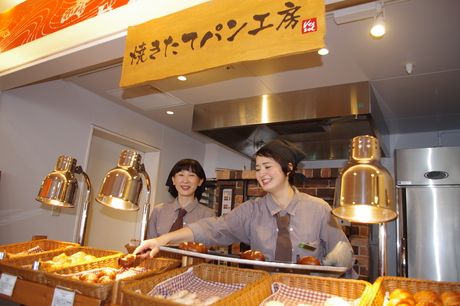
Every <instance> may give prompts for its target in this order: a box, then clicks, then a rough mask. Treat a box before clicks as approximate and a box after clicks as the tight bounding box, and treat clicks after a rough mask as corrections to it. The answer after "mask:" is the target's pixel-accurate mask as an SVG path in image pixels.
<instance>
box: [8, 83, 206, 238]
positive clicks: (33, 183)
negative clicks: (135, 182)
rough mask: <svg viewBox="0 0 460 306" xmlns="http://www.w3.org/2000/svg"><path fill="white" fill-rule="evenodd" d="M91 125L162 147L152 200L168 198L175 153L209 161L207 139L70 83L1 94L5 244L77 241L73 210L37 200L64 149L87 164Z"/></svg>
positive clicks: (179, 155)
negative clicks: (37, 237)
mask: <svg viewBox="0 0 460 306" xmlns="http://www.w3.org/2000/svg"><path fill="white" fill-rule="evenodd" d="M93 124H94V125H97V126H99V127H102V128H104V129H107V130H109V131H112V132H115V133H118V134H120V135H124V136H126V137H129V138H132V139H135V140H137V141H140V142H143V143H146V144H148V145H151V146H153V147H156V148H158V149H159V150H160V151H161V153H160V165H159V175H158V177H152V185H153V186H152V187H153V188H157V190H156V193H155V195H156V197H155V199H152V202H154V203H157V202H160V201H163V200H164V199H168V198H169V195H168V194H167V192H166V188H165V187H164V183H165V181H166V177H167V175H168V173H169V170H170V168H171V166H172V165H173V164H174V163H175V162H176V161H177V160H178V159H180V158H184V157H190V158H194V159H197V160H199V161H200V162H203V159H204V155H205V146H204V144H202V143H200V142H198V141H195V140H193V139H191V138H190V137H188V136H185V135H183V134H181V133H178V132H176V131H175V130H172V129H170V128H167V127H165V126H163V125H161V124H159V123H156V122H154V121H152V120H150V119H148V118H146V117H144V116H141V115H139V114H137V113H135V112H132V111H130V110H127V109H126V108H123V107H121V106H119V105H117V104H115V103H113V102H110V101H107V100H105V99H103V98H100V97H98V96H96V95H94V94H92V93H90V92H88V91H86V90H83V89H81V88H80V87H78V86H76V85H74V84H72V83H69V82H65V81H52V82H47V83H42V84H36V85H31V86H26V87H23V88H17V89H14V90H9V91H6V92H1V93H0V157H1V158H0V170H1V171H2V178H1V182H0V216H1V219H0V244H6V243H14V242H18V241H23V240H29V239H30V238H31V237H32V235H34V234H44V235H48V237H49V238H50V239H57V240H66V241H71V240H72V238H73V234H74V225H75V216H76V209H63V210H62V211H61V214H60V215H59V216H51V213H50V210H49V209H48V208H46V207H42V206H41V205H40V204H39V202H37V201H35V200H34V199H35V197H36V195H37V192H38V188H39V186H40V182H41V181H42V179H43V178H44V177H45V175H46V174H47V173H48V172H49V171H51V170H52V169H53V168H54V165H55V163H56V159H57V157H58V156H59V155H61V154H66V155H71V156H73V157H74V158H76V159H77V161H78V164H80V165H82V166H83V169H86V165H85V162H86V159H87V154H88V151H89V145H90V135H91V128H92V125H93ZM97 188H98V186H95V189H96V190H97Z"/></svg>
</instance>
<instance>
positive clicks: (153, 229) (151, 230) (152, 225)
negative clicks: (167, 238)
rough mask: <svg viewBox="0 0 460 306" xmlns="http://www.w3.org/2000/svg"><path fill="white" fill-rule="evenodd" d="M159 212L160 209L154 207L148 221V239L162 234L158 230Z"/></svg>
mask: <svg viewBox="0 0 460 306" xmlns="http://www.w3.org/2000/svg"><path fill="white" fill-rule="evenodd" d="M158 214H159V210H158V209H157V208H155V207H154V208H153V209H152V213H151V214H150V219H149V222H148V223H147V239H150V238H156V237H158V236H160V234H159V233H158V232H157V222H158Z"/></svg>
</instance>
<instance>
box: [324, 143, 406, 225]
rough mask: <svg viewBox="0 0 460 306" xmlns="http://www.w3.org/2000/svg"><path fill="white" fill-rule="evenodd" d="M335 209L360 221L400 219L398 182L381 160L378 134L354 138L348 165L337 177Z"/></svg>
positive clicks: (349, 218)
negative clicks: (397, 207) (397, 197)
mask: <svg viewBox="0 0 460 306" xmlns="http://www.w3.org/2000/svg"><path fill="white" fill-rule="evenodd" d="M332 213H333V214H334V215H335V216H337V217H339V218H341V219H344V220H348V221H351V222H357V223H382V222H388V221H391V220H394V219H396V217H397V216H398V215H397V213H396V204H395V191H394V182H393V178H392V176H391V175H390V173H389V172H388V171H387V170H386V169H385V168H384V167H383V166H382V165H381V164H380V146H379V142H378V140H377V138H375V137H373V136H369V135H364V136H357V137H355V138H353V140H352V142H351V146H350V157H349V161H348V163H347V165H346V166H345V168H343V170H342V171H341V173H340V174H339V177H338V179H337V183H336V191H335V198H334V208H333V210H332Z"/></svg>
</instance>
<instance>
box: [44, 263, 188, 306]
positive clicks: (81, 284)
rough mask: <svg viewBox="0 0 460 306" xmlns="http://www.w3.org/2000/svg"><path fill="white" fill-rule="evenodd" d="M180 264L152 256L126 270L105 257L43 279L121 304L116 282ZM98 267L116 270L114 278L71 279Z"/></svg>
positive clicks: (48, 282) (98, 268)
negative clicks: (107, 280)
mask: <svg viewBox="0 0 460 306" xmlns="http://www.w3.org/2000/svg"><path fill="white" fill-rule="evenodd" d="M180 264H181V262H180V261H179V260H177V259H172V258H157V257H155V258H152V259H146V260H144V261H143V262H142V263H141V264H140V265H139V266H138V267H137V269H131V270H127V269H121V267H120V266H119V265H118V258H107V259H104V260H100V261H97V262H91V263H87V264H82V265H78V266H74V267H69V268H64V269H61V270H57V271H55V272H53V273H48V272H46V273H45V278H46V282H47V284H48V285H49V286H52V287H65V288H70V289H72V290H76V291H77V292H79V293H81V294H83V295H86V296H90V297H95V298H97V299H100V300H105V301H106V302H109V301H110V302H111V303H113V304H121V300H122V293H121V290H120V283H121V282H122V281H130V280H136V279H142V278H145V277H149V276H153V275H157V274H160V273H163V272H165V271H168V270H171V269H174V268H178V267H179V266H180ZM101 269H111V270H112V271H117V272H119V274H117V279H116V280H114V281H112V282H110V283H105V284H98V283H89V282H85V281H82V280H77V279H74V278H72V276H79V275H81V274H83V273H98V271H100V270H101ZM123 275H124V277H123ZM121 277H123V278H121Z"/></svg>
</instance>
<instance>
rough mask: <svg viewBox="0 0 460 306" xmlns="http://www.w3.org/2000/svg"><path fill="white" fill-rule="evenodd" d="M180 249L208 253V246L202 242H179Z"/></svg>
mask: <svg viewBox="0 0 460 306" xmlns="http://www.w3.org/2000/svg"><path fill="white" fill-rule="evenodd" d="M179 249H181V250H184V251H190V252H197V253H207V252H208V248H207V247H206V246H205V245H204V244H202V243H201V242H193V241H192V242H182V243H181V244H179Z"/></svg>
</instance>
